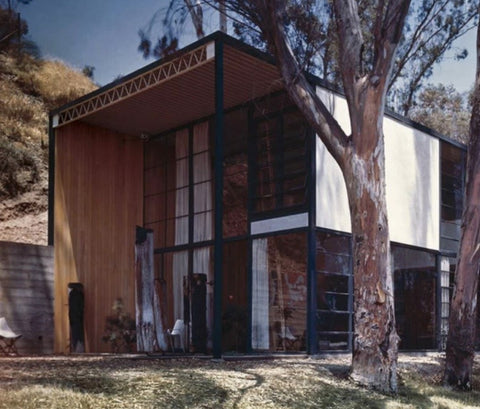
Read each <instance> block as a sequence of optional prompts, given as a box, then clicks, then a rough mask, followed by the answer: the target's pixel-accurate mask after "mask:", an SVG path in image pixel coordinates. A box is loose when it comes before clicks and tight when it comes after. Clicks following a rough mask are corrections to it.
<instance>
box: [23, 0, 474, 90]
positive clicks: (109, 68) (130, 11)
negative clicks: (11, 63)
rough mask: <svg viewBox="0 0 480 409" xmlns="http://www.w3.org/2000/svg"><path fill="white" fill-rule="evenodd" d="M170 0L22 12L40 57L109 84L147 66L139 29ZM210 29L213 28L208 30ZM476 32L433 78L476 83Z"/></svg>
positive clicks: (47, 1)
mask: <svg viewBox="0 0 480 409" xmlns="http://www.w3.org/2000/svg"><path fill="white" fill-rule="evenodd" d="M168 3H169V0H32V1H31V3H30V4H28V5H20V6H19V7H18V11H20V13H21V16H22V18H23V19H24V20H26V21H27V23H28V25H29V34H30V37H31V39H32V40H33V41H35V42H36V44H37V45H38V46H39V47H40V50H41V53H42V56H43V57H44V58H49V59H60V60H62V61H64V62H66V63H67V64H69V65H71V66H73V67H75V68H78V69H82V68H83V67H84V66H86V65H90V66H93V67H95V71H94V80H95V82H97V83H98V84H99V85H106V84H108V83H109V82H111V81H113V80H115V79H116V78H117V77H118V76H120V75H126V74H129V73H130V72H132V71H134V70H136V69H138V68H141V67H143V66H144V65H147V64H148V63H150V62H152V60H145V59H144V58H143V56H142V54H141V53H140V52H139V51H138V50H137V48H138V44H139V36H138V30H139V29H141V28H144V27H146V25H147V24H148V22H149V21H150V19H151V17H152V16H153V14H154V13H155V12H156V11H157V10H166V7H167V6H168ZM206 24H207V26H208V27H207V30H206V31H207V32H210V31H213V30H215V29H216V27H215V25H216V18H214V16H212V15H210V16H207V18H206ZM209 30H210V31H209ZM194 40H195V36H194V32H193V29H192V28H188V27H187V29H186V32H185V35H184V37H183V38H182V39H181V43H180V47H183V46H185V45H187V44H188V43H190V42H192V41H194ZM475 40H476V39H475V33H474V31H473V30H472V31H471V32H470V33H469V34H468V35H467V36H465V37H463V38H462V39H461V40H460V42H459V44H458V46H459V47H465V48H467V50H468V51H469V57H467V59H465V60H463V61H454V59H453V58H452V57H451V55H452V54H450V55H447V56H446V58H445V59H444V62H443V63H442V64H441V65H438V66H437V67H436V68H435V70H434V76H433V77H432V78H431V79H429V82H431V83H434V84H436V83H443V84H446V85H447V84H453V85H454V86H455V87H456V88H457V90H458V91H460V92H465V91H468V90H470V88H471V87H472V86H473V82H474V75H475Z"/></svg>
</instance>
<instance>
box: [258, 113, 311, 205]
mask: <svg viewBox="0 0 480 409" xmlns="http://www.w3.org/2000/svg"><path fill="white" fill-rule="evenodd" d="M255 137H256V138H255V160H254V166H255V169H254V175H255V177H254V178H253V184H254V188H253V191H254V206H253V207H254V209H253V210H254V212H268V211H274V210H280V209H291V208H305V206H306V203H307V196H308V195H307V192H308V184H307V175H308V172H307V169H308V163H309V161H308V157H309V155H308V154H307V151H308V127H307V125H306V122H305V120H304V119H303V117H302V116H301V115H300V114H299V113H298V112H297V111H293V110H292V111H290V112H281V113H278V114H274V115H270V116H269V117H267V118H261V119H258V120H256V127H255Z"/></svg>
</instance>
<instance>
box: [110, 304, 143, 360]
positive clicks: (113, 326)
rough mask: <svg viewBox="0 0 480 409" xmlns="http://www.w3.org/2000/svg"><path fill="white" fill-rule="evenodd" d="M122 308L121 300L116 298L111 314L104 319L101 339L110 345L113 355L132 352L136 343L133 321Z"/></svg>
mask: <svg viewBox="0 0 480 409" xmlns="http://www.w3.org/2000/svg"><path fill="white" fill-rule="evenodd" d="M124 307H125V306H124V304H123V300H122V299H121V298H117V299H116V300H115V302H114V303H113V307H112V309H113V314H112V315H109V316H108V317H107V318H106V322H105V334H104V336H103V337H102V340H103V341H104V342H108V343H110V346H111V347H112V351H113V352H115V353H118V352H133V351H134V347H135V342H136V341H137V336H136V324H135V320H134V319H133V318H131V317H130V314H129V313H127V312H125V311H124Z"/></svg>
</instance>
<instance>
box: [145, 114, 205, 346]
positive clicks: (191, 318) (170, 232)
mask: <svg viewBox="0 0 480 409" xmlns="http://www.w3.org/2000/svg"><path fill="white" fill-rule="evenodd" d="M144 175H145V193H144V226H145V227H146V228H151V229H153V231H154V246H155V248H156V252H157V255H156V263H155V267H156V268H155V270H156V274H157V277H158V279H159V281H160V282H162V285H163V287H164V292H165V300H166V302H165V312H164V317H165V318H166V322H165V324H166V326H167V328H172V327H173V325H174V323H175V321H176V320H178V319H181V320H183V321H184V322H185V324H187V325H186V328H187V330H186V331H187V333H188V339H187V341H188V342H189V343H190V345H191V347H192V349H194V350H202V351H203V350H206V348H207V347H209V346H211V343H212V342H211V332H212V331H211V329H212V327H213V318H212V317H213V286H212V285H211V283H212V281H213V268H212V260H213V257H212V253H213V249H212V247H211V246H210V245H202V243H205V244H210V243H211V241H212V240H213V203H214V200H213V199H214V198H213V161H212V138H211V136H210V131H209V122H208V121H206V122H203V123H199V124H196V125H193V126H192V127H186V128H183V129H180V130H178V131H175V132H172V133H170V134H168V135H165V136H162V137H160V138H158V139H153V140H152V141H149V142H147V143H146V144H145V164H144ZM167 249H168V252H167Z"/></svg>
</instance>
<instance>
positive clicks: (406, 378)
mask: <svg viewBox="0 0 480 409" xmlns="http://www.w3.org/2000/svg"><path fill="white" fill-rule="evenodd" d="M349 364H350V357H349V356H343V355H342V356H336V357H328V358H322V357H320V358H300V357H292V358H288V359H287V358H285V359H274V360H273V359H271V360H251V361H219V362H214V361H211V360H207V359H195V358H189V359H154V358H149V357H145V356H142V355H136V356H121V355H102V356H72V357H64V356H50V357H13V358H0V408H8V409H12V408H21V409H30V408H31V409H33V408H35V409H38V408H61V409H65V408H67V409H73V408H95V409H97V408H239V409H240V408H302V409H303V408H342V409H344V408H362V409H367V408H378V409H380V408H385V409H391V408H412V409H413V408H438V409H447V408H448V409H454V408H455V409H459V408H480V392H479V389H480V356H477V358H476V361H475V379H474V384H473V386H474V389H475V391H474V392H471V393H462V392H455V391H451V390H447V389H444V388H443V387H442V386H441V385H440V381H441V375H442V357H441V355H440V354H427V355H415V356H411V355H401V356H400V359H399V374H400V377H401V380H400V384H401V386H400V390H399V394H398V395H397V396H389V395H384V394H380V393H377V392H374V391H370V390H366V389H362V388H359V387H357V386H356V385H355V384H353V383H352V382H350V381H349V380H348V377H347V374H348V365H349Z"/></svg>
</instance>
